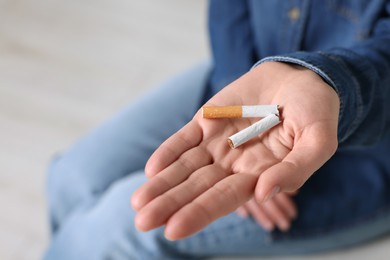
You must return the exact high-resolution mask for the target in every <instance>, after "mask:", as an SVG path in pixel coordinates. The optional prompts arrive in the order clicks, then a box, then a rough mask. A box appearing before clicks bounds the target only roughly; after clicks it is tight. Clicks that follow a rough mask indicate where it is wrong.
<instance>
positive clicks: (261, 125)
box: [228, 114, 280, 149]
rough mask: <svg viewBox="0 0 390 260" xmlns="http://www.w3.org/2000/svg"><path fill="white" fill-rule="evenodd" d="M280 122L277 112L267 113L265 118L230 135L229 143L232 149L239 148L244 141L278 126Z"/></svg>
mask: <svg viewBox="0 0 390 260" xmlns="http://www.w3.org/2000/svg"><path fill="white" fill-rule="evenodd" d="M279 123H280V119H279V116H277V115H275V114H270V115H267V116H266V117H265V118H263V119H261V120H260V121H258V122H256V123H254V124H253V125H251V126H248V127H247V128H245V129H243V130H241V131H240V132H238V133H236V134H234V135H232V136H230V137H229V139H228V143H229V145H230V147H231V148H232V149H233V148H237V147H238V146H240V145H242V144H243V143H246V142H248V141H249V140H251V139H253V138H255V137H256V136H258V135H259V134H261V133H263V132H265V131H267V130H268V129H270V128H272V127H274V126H276V125H277V124H279Z"/></svg>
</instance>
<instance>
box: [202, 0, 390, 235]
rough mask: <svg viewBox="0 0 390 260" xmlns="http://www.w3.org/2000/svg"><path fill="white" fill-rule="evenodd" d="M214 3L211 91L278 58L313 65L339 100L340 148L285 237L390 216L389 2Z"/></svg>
mask: <svg viewBox="0 0 390 260" xmlns="http://www.w3.org/2000/svg"><path fill="white" fill-rule="evenodd" d="M209 8H210V9H209V31H210V39H211V47H212V55H213V61H214V67H213V71H212V73H211V76H210V92H209V93H208V94H209V95H211V94H213V93H216V92H217V91H219V90H220V89H221V88H223V87H224V86H226V85H227V84H229V83H230V82H231V81H233V80H235V79H236V78H238V77H239V76H241V75H242V74H244V73H245V72H247V71H248V70H250V68H251V67H252V66H254V65H256V64H259V63H262V62H267V61H281V62H289V63H295V64H299V65H301V66H304V67H306V68H308V69H310V70H312V71H314V72H316V73H317V74H319V75H320V76H321V77H322V78H323V79H324V80H325V81H326V82H327V83H328V84H329V85H330V86H331V87H333V88H334V89H335V91H336V92H337V93H338V96H339V98H340V115H339V128H338V141H339V149H338V151H337V152H336V155H335V156H333V158H332V159H331V160H329V161H328V162H327V163H326V164H325V165H324V166H323V167H322V168H321V169H319V170H318V172H317V173H316V174H314V175H313V177H311V178H310V179H309V181H308V182H307V183H306V184H305V185H304V186H303V187H302V188H301V190H300V192H299V194H298V195H297V197H296V203H297V206H298V211H299V212H300V213H299V218H298V219H297V220H296V221H295V222H294V223H293V226H292V230H291V231H290V232H289V233H288V234H282V236H290V235H292V234H309V233H313V232H317V233H319V234H320V233H321V232H322V231H324V229H330V227H331V228H334V229H338V228H340V226H342V227H345V226H348V225H351V224H350V223H353V224H358V223H361V222H362V221H367V220H368V219H371V218H373V217H374V216H378V215H380V214H383V212H387V213H386V214H388V213H389V212H390V135H389V126H390V1H385V0H312V1H310V0H289V1H287V0H272V1H271V0H211V1H210V6H209ZM321 230H322V231H321ZM322 233H323V232H322Z"/></svg>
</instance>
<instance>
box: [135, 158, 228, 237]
mask: <svg viewBox="0 0 390 260" xmlns="http://www.w3.org/2000/svg"><path fill="white" fill-rule="evenodd" d="M224 177H226V172H225V171H224V170H223V169H222V168H220V167H219V166H216V165H209V166H206V167H203V168H201V169H199V170H198V171H196V172H194V173H193V174H192V175H191V176H190V177H189V178H188V179H187V180H186V181H185V182H183V183H181V184H180V185H178V186H176V187H174V188H172V189H171V190H169V191H167V192H165V193H164V194H162V195H161V196H159V197H157V198H156V199H154V200H152V201H151V202H150V203H149V204H147V205H146V206H145V207H144V208H142V209H141V210H140V211H139V213H138V215H137V217H136V226H137V228H138V229H140V230H142V231H147V230H151V229H153V228H156V227H159V226H161V225H164V224H165V223H166V222H167V220H168V218H169V217H170V216H171V215H173V214H174V213H175V212H177V211H179V210H180V209H181V208H182V207H183V206H185V205H186V204H188V203H190V202H191V201H193V200H194V199H195V198H196V197H198V196H199V195H201V194H202V193H203V192H205V191H207V190H208V189H210V188H211V187H212V186H213V185H214V184H215V183H217V182H218V181H219V180H221V179H223V178H224Z"/></svg>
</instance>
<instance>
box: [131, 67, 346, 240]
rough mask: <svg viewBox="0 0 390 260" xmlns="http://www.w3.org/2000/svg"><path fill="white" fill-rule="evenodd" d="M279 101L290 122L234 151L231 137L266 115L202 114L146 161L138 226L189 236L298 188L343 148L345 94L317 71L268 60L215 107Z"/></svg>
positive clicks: (136, 201) (136, 197)
mask: <svg viewBox="0 0 390 260" xmlns="http://www.w3.org/2000/svg"><path fill="white" fill-rule="evenodd" d="M255 104H278V105H280V107H281V120H282V122H281V123H280V124H279V125H277V126H276V127H274V128H272V129H271V130H270V131H268V132H266V133H263V134H261V135H259V136H258V137H257V138H255V139H253V140H251V141H249V142H247V143H245V144H244V145H242V146H240V147H239V148H237V149H231V148H230V147H229V145H228V143H227V138H228V137H229V136H231V135H232V134H234V133H236V132H238V131H240V130H242V129H244V128H245V127H247V126H249V125H251V124H253V123H254V122H255V121H257V120H258V119H218V120H210V119H203V118H202V117H201V114H200V113H199V112H198V113H197V114H196V115H195V117H194V118H193V119H192V120H191V121H190V122H189V123H188V124H187V125H186V126H185V127H183V128H182V129H181V130H179V131H178V132H177V133H176V134H174V135H173V136H172V137H170V138H169V139H168V140H167V141H165V142H164V143H163V144H162V145H161V146H160V147H159V148H158V149H157V150H156V152H155V153H154V154H153V155H152V157H151V158H150V159H149V161H148V164H147V165H146V174H147V175H148V177H150V179H149V181H148V182H147V183H146V184H145V185H143V186H142V187H141V188H140V189H138V190H137V191H136V192H135V193H134V194H133V197H132V205H133V207H134V208H135V209H136V210H137V211H138V214H137V218H136V226H137V227H138V228H139V229H141V230H144V231H146V230H150V229H153V228H156V227H159V226H162V225H166V229H165V235H166V237H167V238H169V239H180V238H184V237H186V236H189V235H191V234H193V233H195V232H197V231H199V230H201V229H202V228H204V227H205V226H207V225H208V224H210V223H211V222H212V221H214V220H216V219H217V218H219V217H222V216H224V215H226V214H229V213H231V212H233V211H234V210H236V209H237V208H238V207H239V206H241V205H243V204H244V203H245V202H247V201H248V200H249V199H251V198H252V197H253V196H254V197H255V199H256V200H257V201H258V202H262V201H265V200H267V199H269V198H270V197H272V196H273V195H275V194H276V193H278V192H280V191H294V190H297V189H298V188H299V187H300V186H302V185H303V183H304V182H305V181H306V180H307V179H308V178H309V177H310V176H311V175H312V174H313V173H314V172H315V171H316V170H317V169H318V168H319V167H321V166H322V165H323V164H324V163H325V162H326V161H327V160H328V159H329V158H330V157H331V156H332V154H333V153H334V152H335V150H336V147H337V123H338V111H339V99H338V96H337V94H336V92H335V91H334V90H333V89H332V88H331V87H330V86H328V85H327V84H326V83H325V82H323V81H322V79H321V78H320V77H319V76H317V75H316V74H315V73H313V72H311V71H309V70H306V69H302V68H301V67H295V66H292V65H287V64H284V63H278V62H269V63H264V64H262V65H260V66H258V67H257V68H255V69H253V70H251V71H250V72H248V73H247V74H245V75H244V76H243V77H241V78H240V79H238V80H236V81H235V82H233V83H232V84H230V85H229V86H227V87H226V88H224V89H223V90H222V91H221V92H219V93H218V94H217V95H216V96H214V97H213V98H212V99H211V100H210V101H209V102H207V105H218V106H224V105H255Z"/></svg>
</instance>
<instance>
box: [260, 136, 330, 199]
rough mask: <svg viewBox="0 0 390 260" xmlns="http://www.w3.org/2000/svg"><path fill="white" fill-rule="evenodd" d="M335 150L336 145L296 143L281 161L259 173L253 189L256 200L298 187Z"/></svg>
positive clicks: (268, 197)
mask: <svg viewBox="0 0 390 260" xmlns="http://www.w3.org/2000/svg"><path fill="white" fill-rule="evenodd" d="M321 142H323V141H321ZM335 150H336V147H331V148H330V147H329V146H327V145H323V144H317V143H315V144H310V145H307V144H306V143H304V142H300V143H297V144H296V145H295V146H294V148H293V150H292V151H291V152H290V153H289V154H288V155H287V156H286V157H285V158H284V159H283V161H282V162H280V163H278V164H275V165H274V166H272V167H270V168H269V169H267V170H265V171H264V172H263V173H262V174H261V175H260V177H259V180H258V183H257V186H256V191H255V197H256V200H257V201H258V202H264V201H267V200H269V199H270V198H272V197H273V196H275V195H276V194H277V193H279V192H280V191H284V192H291V191H295V190H297V189H299V188H300V187H301V186H302V185H303V184H304V183H305V182H306V180H307V179H308V178H309V177H310V176H311V175H312V174H313V173H314V172H315V171H316V170H318V168H320V167H321V166H322V165H323V164H324V163H325V162H326V161H327V160H328V159H329V158H330V157H331V155H332V154H333V153H334V151H335Z"/></svg>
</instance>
